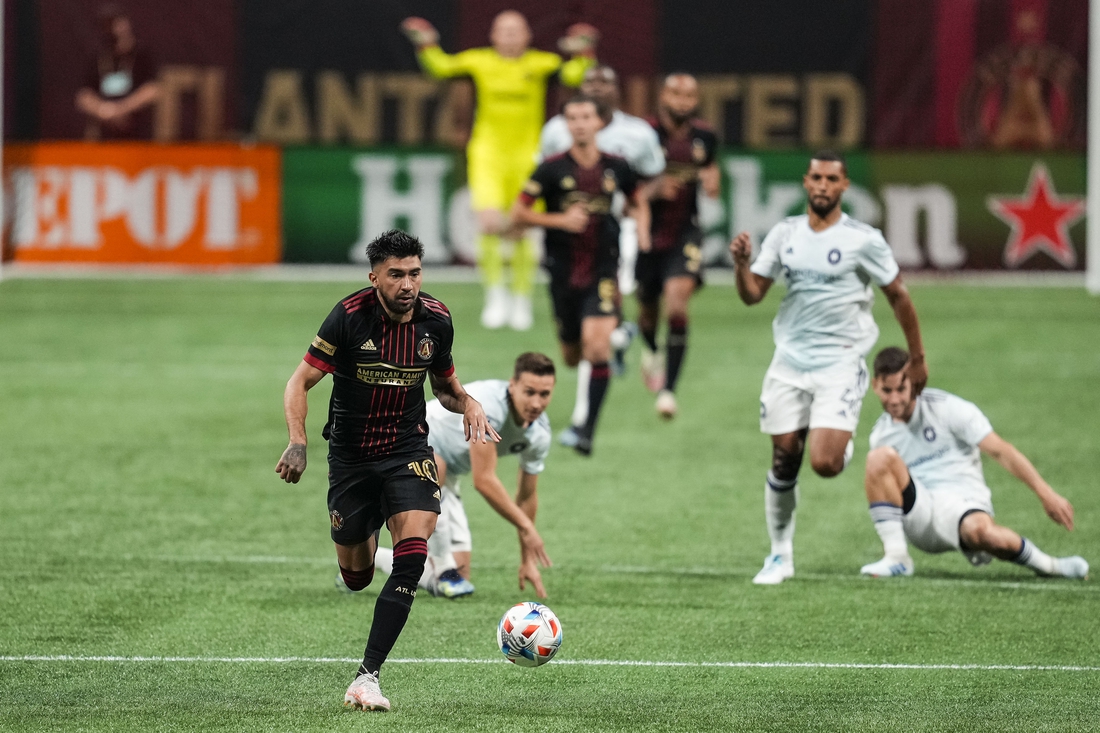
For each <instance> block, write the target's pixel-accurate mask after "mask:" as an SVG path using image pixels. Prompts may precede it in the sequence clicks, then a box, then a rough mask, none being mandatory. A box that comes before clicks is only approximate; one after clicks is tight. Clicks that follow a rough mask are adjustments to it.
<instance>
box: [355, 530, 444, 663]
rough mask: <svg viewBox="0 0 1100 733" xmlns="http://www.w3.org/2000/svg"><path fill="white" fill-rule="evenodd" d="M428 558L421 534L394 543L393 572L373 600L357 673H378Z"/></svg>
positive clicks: (407, 608) (413, 596)
mask: <svg viewBox="0 0 1100 733" xmlns="http://www.w3.org/2000/svg"><path fill="white" fill-rule="evenodd" d="M427 559H428V541H427V540H425V539H421V538H420V537H408V538H406V539H403V540H401V541H400V542H398V543H397V544H396V545H394V546H393V573H392V574H391V575H390V577H389V580H387V581H386V585H384V586H383V587H382V591H381V592H380V593H379V594H378V600H377V601H375V602H374V621H373V623H371V627H370V636H369V637H367V650H366V653H365V654H364V655H363V663H362V664H361V665H360V666H359V674H363V673H364V672H370V673H371V674H373V675H376V676H377V675H378V671H379V670H380V669H381V668H382V663H383V662H385V661H386V657H388V656H389V654H390V650H391V649H393V645H394V642H396V641H397V637H398V636H400V635H401V629H403V628H405V621H407V620H408V618H409V609H411V608H412V604H413V599H414V598H416V584H417V583H418V582H420V576H421V575H422V574H423V573H424V562H425V561H426V560H427Z"/></svg>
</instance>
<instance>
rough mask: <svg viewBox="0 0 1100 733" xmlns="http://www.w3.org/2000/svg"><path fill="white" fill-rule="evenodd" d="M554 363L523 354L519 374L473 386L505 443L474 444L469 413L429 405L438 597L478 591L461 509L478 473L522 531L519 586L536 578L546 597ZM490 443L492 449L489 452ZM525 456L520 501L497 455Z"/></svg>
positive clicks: (433, 570)
mask: <svg viewBox="0 0 1100 733" xmlns="http://www.w3.org/2000/svg"><path fill="white" fill-rule="evenodd" d="M554 379H555V375H554V362H553V361H551V360H550V357H548V356H545V355H543V354H536V353H533V352H528V353H525V354H520V356H519V357H518V358H517V359H516V364H515V368H514V370H513V373H512V379H511V380H510V381H505V380H502V379H486V380H482V381H478V382H471V383H470V384H467V385H466V391H467V392H469V393H470V394H471V395H475V399H476V400H478V402H480V403H481V405H482V408H483V409H484V410H485V416H486V417H487V418H488V420H489V424H491V425H492V426H493V428H494V429H495V430H496V431H497V432H498V433H500V442H498V443H493V444H486V445H485V446H481V445H473V444H471V443H467V442H466V439H465V435H464V433H463V428H462V416H461V415H459V416H458V417H459V419H458V420H457V421H455V420H452V419H451V418H450V415H451V414H452V413H449V412H447V410H445V409H444V408H443V406H442V405H441V404H439V401H438V400H432V401H431V402H429V403H428V407H427V420H428V444H429V445H430V446H431V447H432V450H434V451H435V463H436V467H437V468H438V471H439V485H440V494H441V496H440V501H439V503H440V514H439V521H438V522H436V525H435V532H433V533H432V536H431V537H430V538H429V539H428V561H427V563H426V564H425V568H424V574H423V576H422V577H421V579H420V586H421V587H423V588H426V589H428V590H429V591H431V592H432V593H433V594H434V595H441V596H446V597H448V598H457V597H459V596H464V595H469V594H470V593H473V592H474V586H473V584H472V583H471V582H470V554H471V551H472V541H471V537H470V525H469V523H468V522H467V520H466V510H465V509H464V508H463V506H462V494H461V489H460V485H459V479H460V478H461V477H462V476H465V475H471V476H472V477H473V483H474V488H475V489H477V491H478V492H479V493H480V494H481V495H482V496H484V497H485V500H486V501H488V502H489V505H490V506H492V507H493V509H495V510H496V511H497V512H498V513H499V514H500V515H501V516H502V517H504V518H505V519H507V520H508V521H509V522H511V523H512V524H513V525H515V527H516V529H517V531H518V532H519V541H520V565H519V587H520V590H523V589H524V587H525V584H526V583H527V582H530V583H531V585H532V586H533V587H534V589H535V593H536V594H538V596H539V597H540V598H545V597H546V589H545V588H544V587H543V584H542V575H541V573H539V569H538V568H539V565H542V566H548V565H550V558H549V557H548V556H547V554H546V550H545V548H544V546H543V541H542V538H541V537H540V536H539V533H538V530H537V529H535V512H536V510H537V509H538V480H539V474H540V473H542V471H543V469H544V468H545V466H546V455H547V453H549V452H550V443H551V435H550V420H549V419H548V418H547V416H546V407H547V406H548V405H549V404H550V398H551V397H552V396H553V391H554ZM482 448H485V450H482ZM507 455H516V456H518V457H519V488H518V490H517V492H516V498H515V500H513V499H512V498H511V497H510V496H509V495H508V492H507V490H506V489H505V488H504V484H503V483H501V481H500V479H499V478H497V471H496V469H497V458H498V457H500V456H507ZM392 562H393V561H392V550H389V549H387V548H385V547H381V548H379V549H378V552H377V554H376V555H375V565H376V566H377V567H378V569H379V570H380V571H381V572H383V573H388V572H389V568H390V567H391V566H392Z"/></svg>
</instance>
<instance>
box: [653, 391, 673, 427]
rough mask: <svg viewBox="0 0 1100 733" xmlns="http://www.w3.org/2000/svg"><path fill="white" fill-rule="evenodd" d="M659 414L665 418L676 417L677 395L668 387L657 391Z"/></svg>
mask: <svg viewBox="0 0 1100 733" xmlns="http://www.w3.org/2000/svg"><path fill="white" fill-rule="evenodd" d="M657 414H658V415H660V416H661V417H663V418H664V419H665V420H671V419H672V418H674V417H676V395H674V394H673V393H672V392H670V391H669V390H667V389H662V390H661V391H660V392H658V393H657Z"/></svg>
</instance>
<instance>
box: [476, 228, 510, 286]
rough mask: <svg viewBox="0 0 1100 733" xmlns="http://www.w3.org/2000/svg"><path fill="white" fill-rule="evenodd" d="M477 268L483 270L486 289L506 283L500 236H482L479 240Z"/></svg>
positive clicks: (482, 275) (482, 276)
mask: <svg viewBox="0 0 1100 733" xmlns="http://www.w3.org/2000/svg"><path fill="white" fill-rule="evenodd" d="M477 266H478V269H480V270H481V282H482V283H483V284H484V285H485V287H493V286H495V285H501V284H503V283H504V255H503V253H502V252H501V247H500V236H499V235H496V234H481V235H479V236H478V239H477Z"/></svg>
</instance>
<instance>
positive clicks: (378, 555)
mask: <svg viewBox="0 0 1100 733" xmlns="http://www.w3.org/2000/svg"><path fill="white" fill-rule="evenodd" d="M374 569H375V570H377V571H378V572H380V573H385V574H386V575H393V550H391V549H390V548H388V547H379V548H378V549H377V550H375V551H374Z"/></svg>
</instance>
